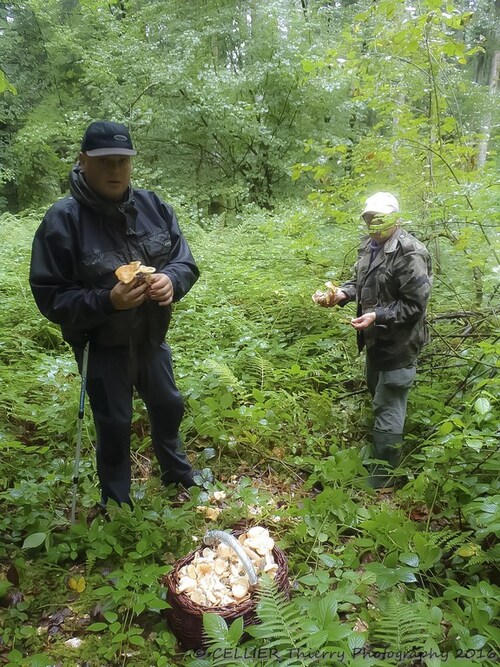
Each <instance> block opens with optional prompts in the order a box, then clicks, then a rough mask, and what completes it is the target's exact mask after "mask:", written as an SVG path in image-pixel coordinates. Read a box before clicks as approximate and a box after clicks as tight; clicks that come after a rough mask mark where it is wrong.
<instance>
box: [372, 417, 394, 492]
mask: <svg viewBox="0 0 500 667" xmlns="http://www.w3.org/2000/svg"><path fill="white" fill-rule="evenodd" d="M402 443H403V434H402V433H388V432H386V431H375V430H374V431H373V433H372V458H373V459H376V460H377V463H374V464H372V466H371V469H370V476H369V478H368V480H367V482H368V485H369V486H371V487H372V489H384V488H385V489H389V488H393V487H394V485H395V482H396V479H395V477H394V475H393V474H392V470H394V468H397V467H398V465H399V461H400V459H401V445H402Z"/></svg>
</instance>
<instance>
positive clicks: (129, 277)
mask: <svg viewBox="0 0 500 667" xmlns="http://www.w3.org/2000/svg"><path fill="white" fill-rule="evenodd" d="M115 274H116V277H117V278H118V280H119V282H118V284H117V285H116V286H115V287H114V288H113V289H112V290H111V302H112V304H113V306H114V307H115V308H116V309H117V310H127V309H129V308H135V307H136V306H140V305H141V304H142V303H143V302H144V301H145V300H146V299H151V301H157V302H158V304H159V305H160V306H168V305H169V304H170V303H172V301H173V298H174V289H173V285H172V281H171V280H170V278H169V277H168V276H167V275H165V274H163V273H156V269H155V268H154V267H153V266H144V264H141V262H140V261H139V260H136V261H134V262H130V264H123V265H122V266H119V267H118V268H117V269H116V271H115Z"/></svg>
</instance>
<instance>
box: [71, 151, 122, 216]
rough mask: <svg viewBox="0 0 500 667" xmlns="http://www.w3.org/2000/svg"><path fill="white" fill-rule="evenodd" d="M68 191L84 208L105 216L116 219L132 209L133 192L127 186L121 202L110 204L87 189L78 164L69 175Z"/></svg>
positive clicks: (110, 202)
mask: <svg viewBox="0 0 500 667" xmlns="http://www.w3.org/2000/svg"><path fill="white" fill-rule="evenodd" d="M69 189H70V192H71V194H72V195H73V197H74V198H75V199H76V200H77V201H78V202H79V203H80V204H83V205H84V206H88V207H89V208H92V209H94V210H95V211H98V212H99V213H102V214H103V215H105V216H109V217H117V216H119V215H123V214H124V213H127V212H128V211H130V209H133V208H134V202H133V192H132V188H131V187H130V185H129V186H128V189H127V192H126V193H125V197H124V199H123V201H121V202H112V201H109V200H107V199H104V198H103V197H101V196H100V195H99V194H98V193H97V192H96V191H95V190H92V188H91V187H89V185H88V183H87V181H86V180H85V177H84V176H83V172H82V169H81V167H80V165H79V164H77V165H75V166H74V167H73V169H72V170H71V172H70V175H69Z"/></svg>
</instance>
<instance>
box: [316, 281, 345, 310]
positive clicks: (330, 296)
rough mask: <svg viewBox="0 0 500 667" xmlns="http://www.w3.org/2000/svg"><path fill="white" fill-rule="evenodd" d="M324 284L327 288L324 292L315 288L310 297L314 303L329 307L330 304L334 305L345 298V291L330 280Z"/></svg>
mask: <svg viewBox="0 0 500 667" xmlns="http://www.w3.org/2000/svg"><path fill="white" fill-rule="evenodd" d="M325 286H326V288H327V290H326V292H322V291H321V290H316V292H314V294H313V295H312V297H311V298H312V300H313V301H314V303H317V304H318V306H322V307H323V308H331V307H332V306H336V305H337V303H339V301H343V300H344V299H345V298H347V297H346V295H345V293H344V292H343V291H342V290H341V289H339V288H338V287H337V286H336V285H334V284H333V283H331V282H330V281H328V282H326V283H325Z"/></svg>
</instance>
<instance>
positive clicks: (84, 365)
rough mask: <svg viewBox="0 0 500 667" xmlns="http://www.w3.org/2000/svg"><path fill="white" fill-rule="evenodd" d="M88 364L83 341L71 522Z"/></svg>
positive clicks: (87, 353) (77, 476) (73, 515)
mask: <svg viewBox="0 0 500 667" xmlns="http://www.w3.org/2000/svg"><path fill="white" fill-rule="evenodd" d="M88 365H89V341H87V342H86V343H85V347H84V348H83V360H82V383H81V385H80V401H79V404H78V426H77V429H76V453H75V468H74V470H73V501H72V503H71V523H72V524H73V523H75V516H76V493H77V489H78V482H79V481H80V451H81V448H82V428H83V415H84V414H85V390H86V388H87V368H88Z"/></svg>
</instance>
